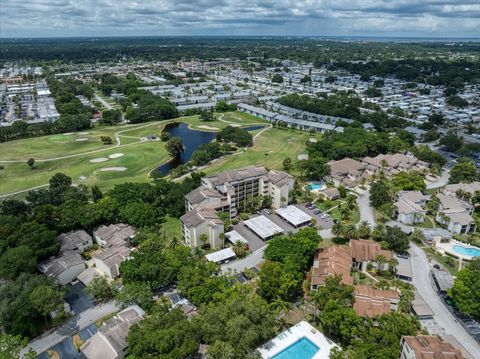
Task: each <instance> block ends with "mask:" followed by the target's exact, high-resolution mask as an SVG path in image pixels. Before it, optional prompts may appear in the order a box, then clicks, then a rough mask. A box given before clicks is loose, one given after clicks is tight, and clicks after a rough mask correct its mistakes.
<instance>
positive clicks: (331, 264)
mask: <svg viewBox="0 0 480 359" xmlns="http://www.w3.org/2000/svg"><path fill="white" fill-rule="evenodd" d="M351 265H352V256H351V255H350V248H349V247H345V246H332V247H328V248H326V249H323V250H319V251H318V252H317V253H316V254H315V260H314V263H313V267H312V271H311V283H312V285H323V284H325V280H326V279H327V278H328V277H329V276H331V275H335V274H340V275H342V282H343V283H344V284H349V285H353V278H352V276H351V275H350V267H351Z"/></svg>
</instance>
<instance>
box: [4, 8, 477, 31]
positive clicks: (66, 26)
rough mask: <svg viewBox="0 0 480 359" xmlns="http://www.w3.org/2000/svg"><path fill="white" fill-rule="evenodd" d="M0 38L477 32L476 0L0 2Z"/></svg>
mask: <svg viewBox="0 0 480 359" xmlns="http://www.w3.org/2000/svg"><path fill="white" fill-rule="evenodd" d="M0 4H1V5H0V17H1V19H0V20H1V22H0V35H1V36H83V35H85V36H92V35H229V34H232V35H255V34H258V35H262V34H271V35H276V34H278V35H399V36H402V35H408V36H413V35H419V36H424V35H427V36H448V35H452V36H478V35H479V34H480V4H479V3H478V0H197V1H195V0H144V1H141V0H138V1H126V0H50V1H49V0H30V1H25V0H2V1H0Z"/></svg>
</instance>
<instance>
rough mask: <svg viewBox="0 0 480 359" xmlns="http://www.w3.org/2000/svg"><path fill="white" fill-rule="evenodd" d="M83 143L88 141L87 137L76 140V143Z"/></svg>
mask: <svg viewBox="0 0 480 359" xmlns="http://www.w3.org/2000/svg"><path fill="white" fill-rule="evenodd" d="M83 141H88V138H86V137H80V138H77V139H76V140H75V142H83Z"/></svg>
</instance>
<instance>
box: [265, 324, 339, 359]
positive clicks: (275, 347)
mask: <svg viewBox="0 0 480 359" xmlns="http://www.w3.org/2000/svg"><path fill="white" fill-rule="evenodd" d="M302 338H307V339H308V340H310V341H311V342H312V343H314V344H315V345H316V346H318V347H319V348H320V350H319V351H318V352H317V353H316V354H315V355H314V356H313V357H312V359H328V358H329V356H330V350H332V349H333V348H335V347H337V345H336V344H335V343H333V342H332V341H331V340H330V339H328V338H327V337H326V336H325V335H323V334H322V333H320V332H319V331H318V330H317V329H316V328H314V327H313V326H312V325H310V324H309V323H307V322H305V321H303V322H300V323H298V324H296V325H294V326H293V327H291V328H289V329H287V330H286V331H284V332H283V333H281V334H279V335H278V336H276V337H275V338H273V339H272V340H270V341H269V342H268V343H266V344H264V345H262V346H261V347H260V348H258V350H259V351H260V354H261V355H262V358H263V359H271V358H272V357H274V356H275V355H277V354H278V353H280V352H281V351H282V350H285V349H286V348H288V347H289V346H290V345H292V344H294V343H295V342H297V341H298V340H300V339H302ZM306 359H307V358H306ZM308 359H309V358H308Z"/></svg>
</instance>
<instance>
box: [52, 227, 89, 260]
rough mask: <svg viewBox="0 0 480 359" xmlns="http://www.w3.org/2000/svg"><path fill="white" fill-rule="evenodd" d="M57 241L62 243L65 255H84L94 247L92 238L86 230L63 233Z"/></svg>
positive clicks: (61, 246) (62, 250)
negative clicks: (68, 253)
mask: <svg viewBox="0 0 480 359" xmlns="http://www.w3.org/2000/svg"><path fill="white" fill-rule="evenodd" d="M57 239H58V242H59V243H60V251H61V252H63V253H65V252H77V253H79V254H82V253H83V252H85V251H86V250H89V249H90V248H92V247H93V241H92V237H91V236H90V235H89V234H88V233H87V232H85V231H84V230H78V231H72V232H68V233H62V234H60V235H59V236H58V237H57Z"/></svg>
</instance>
